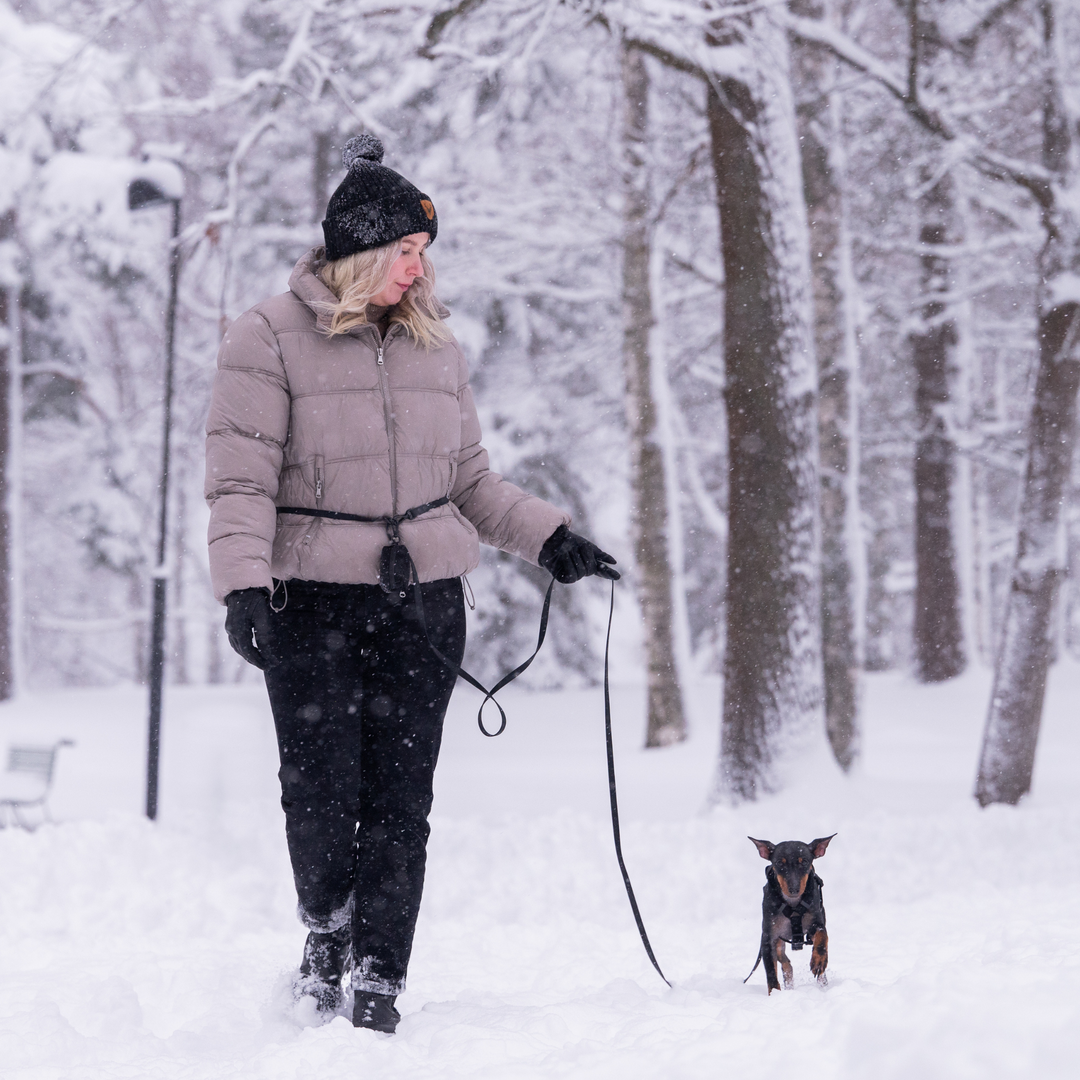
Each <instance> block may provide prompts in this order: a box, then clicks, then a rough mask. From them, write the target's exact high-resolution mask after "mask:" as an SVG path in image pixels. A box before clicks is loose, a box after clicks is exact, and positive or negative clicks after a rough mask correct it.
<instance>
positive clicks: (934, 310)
mask: <svg viewBox="0 0 1080 1080" xmlns="http://www.w3.org/2000/svg"><path fill="white" fill-rule="evenodd" d="M919 214H920V219H921V225H920V230H919V242H920V245H921V248H922V252H923V254H922V256H921V260H920V261H921V265H922V288H923V293H924V296H926V297H930V298H931V299H929V300H928V301H927V302H926V303H925V304H924V305H923V307H922V309H921V311H920V312H919V326H918V328H917V329H916V331H915V332H914V333H912V335H911V350H912V357H913V360H914V365H915V378H916V385H915V415H916V417H917V420H918V425H919V435H918V439H917V441H916V444H915V626H914V630H915V662H916V668H917V671H918V676H919V678H920V679H921V680H922V681H923V682H928V683H929V682H942V681H944V680H945V679H951V678H953V677H954V676H956V675H959V674H960V672H961V671H963V670H964V666H965V659H964V644H963V636H964V635H963V623H962V620H961V614H960V582H959V578H958V577H957V558H956V544H955V539H954V535H953V499H952V488H953V480H954V476H955V472H956V445H955V443H954V441H953V436H952V434H951V432H950V429H949V417H948V415H947V412H946V410H947V409H948V408H949V383H950V379H951V377H952V368H953V367H954V356H953V354H954V353H955V351H956V347H957V344H958V341H959V335H958V332H957V325H956V319H955V317H954V314H953V312H952V311H951V309H950V305H949V302H948V300H947V294H948V292H949V288H950V275H949V263H948V260H947V259H945V258H944V257H942V256H941V255H938V254H936V253H935V252H934V250H933V249H934V248H935V247H939V246H941V245H944V244H946V243H949V242H950V241H952V240H954V239H955V237H953V236H952V235H951V233H952V231H953V230H952V226H953V219H954V217H955V213H954V207H953V185H952V181H951V179H950V178H949V177H948V176H945V177H943V178H942V179H941V180H939V181H938V182H937V183H936V184H934V185H933V187H931V188H930V190H929V191H927V192H926V193H925V194H923V195H922V197H921V198H920V200H919Z"/></svg>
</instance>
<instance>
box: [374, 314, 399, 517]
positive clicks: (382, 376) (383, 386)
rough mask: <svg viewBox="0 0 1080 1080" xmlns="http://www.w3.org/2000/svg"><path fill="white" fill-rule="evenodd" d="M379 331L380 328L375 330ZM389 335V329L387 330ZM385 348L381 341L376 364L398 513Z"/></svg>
mask: <svg viewBox="0 0 1080 1080" xmlns="http://www.w3.org/2000/svg"><path fill="white" fill-rule="evenodd" d="M375 333H378V330H376V331H375ZM387 335H388V336H389V331H387ZM383 349H384V344H383V342H382V341H380V342H379V347H378V355H377V356H376V357H375V364H376V367H377V369H378V372H379V389H380V390H381V391H382V399H383V416H384V417H385V420H386V438H387V440H388V442H389V444H390V502H391V504H392V509H391V511H390V513H391V514H392V515H395V516H396V515H397V513H398V485H397V445H396V440H395V439H394V408H393V405H392V403H391V401H390V386H389V383H388V382H387V379H386V365H385V364H384V363H383Z"/></svg>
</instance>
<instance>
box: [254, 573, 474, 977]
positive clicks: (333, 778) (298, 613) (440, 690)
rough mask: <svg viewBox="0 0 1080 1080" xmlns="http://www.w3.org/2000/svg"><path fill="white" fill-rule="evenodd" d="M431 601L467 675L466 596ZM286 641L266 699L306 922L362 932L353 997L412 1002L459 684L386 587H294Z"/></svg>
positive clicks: (432, 594)
mask: <svg viewBox="0 0 1080 1080" xmlns="http://www.w3.org/2000/svg"><path fill="white" fill-rule="evenodd" d="M421 589H422V590H423V598H424V610H425V614H426V622H427V626H428V631H429V632H430V634H431V639H432V641H433V642H434V643H435V644H436V645H437V646H438V647H439V649H440V650H441V651H442V652H443V653H445V654H446V656H447V657H449V658H450V659H451V660H454V661H455V662H457V663H460V662H461V658H462V655H463V653H464V651H465V605H464V600H463V596H462V589H461V582H460V581H459V580H458V579H457V578H447V579H444V580H442V581H433V582H429V583H428V584H425V585H422V586H421ZM282 598H283V591H282V589H281V588H279V589H278V591H277V593H276V594H275V598H274V599H275V603H278V604H280V603H281V601H282ZM274 631H275V646H276V647H277V650H278V652H279V654H280V655H281V657H282V660H281V662H280V663H279V664H276V665H275V666H274V667H272V668H270V669H269V670H268V671H267V672H266V687H267V690H268V691H269V694H270V705H271V708H272V709H273V713H274V724H275V726H276V728H277V738H278V749H279V751H280V755H281V771H280V773H279V774H278V775H279V777H280V779H281V805H282V807H283V808H284V810H285V833H286V837H287V840H288V845H289V855H290V857H291V859H292V866H293V877H294V879H295V881H296V892H297V896H298V898H299V914H300V918H301V920H302V921H303V922H304V924H305V925H306V926H308V927H309V928H310V929H312V930H316V931H321V932H329V931H332V930H337V929H340V928H341V927H343V926H345V925H346V924H347V923H348V922H350V921H351V923H352V944H353V958H354V969H353V986H354V988H355V989H359V990H366V991H374V992H376V993H383V994H399V993H401V991H402V990H403V989H404V986H405V971H406V968H407V967H408V963H409V953H410V951H411V949H412V939H413V930H414V928H415V926H416V916H417V912H418V911H419V908H420V894H421V892H422V891H423V887H424V864H425V860H426V845H427V838H428V833H429V831H430V830H429V827H428V821H427V818H428V813H429V812H430V810H431V798H432V792H431V784H432V776H433V774H434V771H435V762H436V760H437V758H438V755H439V743H440V741H441V738H442V724H443V716H444V715H445V713H446V707H447V705H448V704H449V701H450V693H451V691H452V690H453V687H454V682H455V679H456V677H455V676H454V675H453V673H451V672H450V671H449V670H448V669H447V668H446V667H445V666H444V665H443V663H442V662H441V661H440V660H439V658H438V657H437V656H435V654H434V653H433V652H432V651H431V648H430V646H429V645H428V643H427V640H426V638H425V637H424V631H423V629H422V628H421V626H420V624H419V622H418V620H417V618H416V609H415V605H414V602H413V595H412V591H411V590H410V593H409V597H408V599H407V600H405V601H404V602H403V603H401V604H393V603H391V602H390V601H389V600H388V599H387V597H386V595H385V594H384V593H383V592H382V590H381V589H380V588H379V587H378V586H377V585H338V584H333V583H325V582H312V581H290V582H288V600H287V602H286V604H285V607H284V609H283V610H281V611H280V612H279V613H278V614H277V615H276V616H275V626H274Z"/></svg>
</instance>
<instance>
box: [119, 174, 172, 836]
mask: <svg viewBox="0 0 1080 1080" xmlns="http://www.w3.org/2000/svg"><path fill="white" fill-rule="evenodd" d="M165 203H168V204H170V205H171V206H172V232H171V236H170V244H169V306H168V308H167V310H166V314H165V392H164V396H163V400H162V435H161V479H160V481H159V483H158V499H159V504H160V505H159V517H158V544H157V560H156V563H155V565H154V569H153V575H152V576H153V581H154V591H153V608H152V614H151V618H150V670H149V672H148V674H149V678H150V718H149V725H148V733H147V743H146V816H147V817H148V818H150V820H151V821H153V820H154V819H155V818H156V817H157V812H158V773H159V765H160V760H161V698H162V686H163V683H164V679H165V606H166V601H167V599H168V593H167V589H168V578H169V573H168V570H167V569H166V566H165V549H166V547H167V544H168V507H169V443H170V434H171V430H172V398H173V370H174V367H175V365H174V361H173V358H174V353H175V349H174V346H175V341H176V291H177V284H178V282H179V280H180V246H179V244H178V243H177V238H178V237H179V235H180V199H179V198H172V197H170V196H167V195H166V194H165V193H164V192H163V191H162V190H161V188H160V187H158V186H157V184H155V183H153V181H150V180H144V179H138V180H133V181H132V182H131V183H130V184H129V185H128V206H129V208H130V209H132V210H139V209H141V208H143V207H146V206H160V205H162V204H165Z"/></svg>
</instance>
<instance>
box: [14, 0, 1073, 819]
mask: <svg viewBox="0 0 1080 1080" xmlns="http://www.w3.org/2000/svg"><path fill="white" fill-rule="evenodd" d="M1078 61H1080V8H1078V7H1077V6H1076V5H1075V4H1072V3H1069V2H1065V0H792V2H791V3H779V2H775V0H762V2H761V3H755V2H746V3H744V2H741V0H731V2H728V3H721V2H718V0H694V2H692V3H690V2H687V3H683V2H681V0H652V2H648V3H646V2H638V3H617V2H613V0H581V2H576V0H564V2H556V0H535V2H530V0H459V2H458V3H456V4H453V3H450V2H449V0H415V2H410V3H403V4H396V3H394V2H392V0H389V2H388V0H378V2H367V0H323V2H318V0H312V2H305V3H298V2H295V0H290V2H286V0H213V2H210V0H118V2H112V0H24V2H21V3H15V4H14V5H12V4H10V3H8V2H7V0H0V285H2V287H3V291H2V293H0V322H2V323H3V326H4V329H3V331H2V333H3V337H2V338H0V362H2V363H3V365H4V369H5V370H4V372H3V373H2V378H0V393H3V394H5V395H6V400H4V401H3V402H0V405H2V408H0V453H2V454H3V464H4V472H3V485H4V491H3V500H2V510H0V558H2V559H3V560H5V565H4V566H3V567H2V569H3V573H2V575H0V581H2V582H3V586H2V588H0V617H2V618H0V668H2V673H3V679H2V686H0V694H3V695H5V696H8V695H11V694H12V693H14V691H15V690H16V689H42V688H48V687H61V686H91V685H103V684H112V683H116V682H118V681H126V680H136V681H138V680H142V679H145V675H146V671H145V669H146V658H147V635H148V629H147V627H148V613H149V602H150V600H149V597H150V590H151V572H152V570H153V563H154V561H155V554H154V552H155V543H156V515H157V502H156V494H157V465H156V462H157V460H158V455H159V453H160V442H161V426H162V416H161V398H162V377H163V376H162V363H163V354H164V335H165V303H166V297H167V293H168V260H169V225H170V217H169V210H168V207H167V206H163V207H157V208H155V207H150V208H146V209H143V210H138V211H129V209H128V203H127V193H128V185H129V184H130V182H131V181H132V180H134V179H136V178H139V177H143V178H150V179H156V182H158V183H159V185H162V186H164V187H165V188H166V189H167V191H168V194H170V195H177V196H181V190H182V196H181V202H180V207H181V210H180V213H181V234H180V241H179V243H180V252H181V258H182V268H181V271H180V284H179V299H180V303H179V311H178V323H177V337H176V348H177V353H176V356H177V383H176V387H177V392H176V400H175V403H174V413H173V453H172V462H171V464H172V478H173V479H172V496H173V497H172V501H171V505H170V507H169V522H170V529H171V535H170V538H169V553H168V557H167V564H166V568H165V569H166V570H167V572H168V575H169V577H168V581H169V606H170V623H169V629H168V667H167V675H168V679H169V681H170V682H171V683H173V684H181V683H229V682H236V681H240V680H248V679H254V678H255V677H256V676H257V673H256V672H254V671H253V670H252V669H249V668H247V667H246V666H245V665H244V663H243V662H242V661H241V660H240V659H239V658H238V657H236V656H235V655H233V653H232V652H231V651H230V650H229V648H228V646H227V643H226V641H225V637H224V633H223V628H222V623H223V611H222V609H221V608H220V607H219V606H217V605H216V604H215V603H214V601H213V598H212V596H211V592H210V588H209V581H208V574H207V566H206V559H205V542H204V537H205V521H206V510H205V507H204V505H203V502H202V496H201V484H202V426H203V422H204V417H205V412H206V407H207V400H208V392H209V386H210V381H211V379H212V376H213V371H214V359H215V354H216V351H217V345H218V342H219V340H220V338H221V336H222V333H223V331H224V329H225V328H226V327H227V326H228V325H229V323H230V321H231V320H233V319H235V318H236V317H237V315H239V314H240V313H241V312H242V311H244V310H245V309H246V308H247V307H249V306H250V305H251V304H253V303H255V302H256V301H258V300H260V299H261V298H263V297H265V296H267V295H270V294H272V293H274V292H279V291H281V290H282V289H283V288H284V287H285V282H286V280H287V276H288V272H289V270H290V268H291V267H292V265H293V263H294V262H295V260H296V259H297V258H298V257H299V256H300V255H301V254H302V253H303V252H304V251H305V250H307V249H308V248H309V247H311V246H312V245H313V244H316V243H319V242H321V231H320V227H319V222H320V220H321V218H322V214H323V211H324V209H325V205H326V200H327V197H328V195H329V193H330V192H331V191H332V190H333V188H334V186H336V184H337V183H338V181H339V179H340V177H341V175H342V170H341V167H340V150H341V147H342V145H343V144H344V142H345V141H346V140H347V139H348V138H349V137H350V136H352V135H354V134H356V133H358V132H360V131H372V132H374V133H375V134H377V135H378V136H379V137H380V138H381V139H382V140H383V141H384V143H385V144H386V147H387V154H386V164H388V165H390V166H391V167H392V168H395V169H398V170H399V171H401V172H402V173H403V174H404V175H406V176H407V177H408V178H409V179H410V180H412V181H413V182H414V183H416V184H417V185H418V186H419V187H420V188H421V189H423V190H425V191H427V192H430V193H431V195H432V197H433V199H434V201H435V203H436V205H437V207H438V211H439V216H440V222H441V225H442V228H441V230H440V235H439V239H438V242H437V243H436V245H435V247H434V249H433V251H432V256H433V259H434V262H435V264H436V267H437V271H438V275H439V292H440V295H441V297H442V299H443V300H444V301H445V302H446V303H447V305H448V306H449V307H450V309H451V311H452V313H453V319H452V324H451V325H452V327H453V329H454V331H455V333H456V334H457V336H458V338H459V339H460V340H461V342H462V344H463V346H464V348H465V351H466V353H467V355H468V356H469V359H470V363H471V365H472V371H473V381H474V387H475V389H476V393H477V398H478V402H479V406H480V409H481V419H482V422H483V424H484V431H485V442H486V445H487V446H488V449H489V450H490V452H491V455H492V460H493V463H494V464H495V466H496V467H497V468H499V469H500V471H503V472H504V473H506V474H507V475H508V476H509V477H510V478H511V479H513V480H514V481H515V482H516V483H518V484H520V485H521V486H523V487H525V488H526V489H528V490H530V491H533V492H535V493H536V494H539V495H542V496H543V497H545V498H548V499H550V500H551V501H553V502H555V503H557V504H558V505H560V506H564V507H567V508H568V509H570V510H571V511H572V512H573V515H574V519H575V522H576V528H577V529H578V531H580V532H582V533H584V534H586V535H588V536H590V537H593V538H595V539H596V540H597V542H598V543H600V544H601V546H603V547H604V548H605V549H606V550H608V551H612V552H613V553H615V554H616V556H617V557H618V559H619V561H620V566H623V567H625V568H626V569H627V570H628V574H627V575H626V577H627V581H626V582H625V584H624V585H623V586H620V587H619V590H618V598H617V604H618V610H619V612H620V625H630V626H632V628H633V630H632V633H630V634H629V636H626V638H625V640H626V642H627V643H628V647H630V648H631V649H632V650H634V649H640V652H632V654H631V658H630V659H629V660H624V661H623V662H624V664H627V665H629V666H633V665H636V664H639V663H640V666H641V667H643V668H645V669H646V670H647V671H648V695H649V697H648V719H649V724H648V730H647V732H646V733H644V737H645V739H646V740H647V741H648V743H649V744H650V745H653V746H658V747H659V746H664V745H667V744H670V743H673V742H677V741H679V740H680V739H681V738H682V737H683V735H684V734H685V724H686V718H685V710H684V702H683V698H682V694H681V692H680V687H681V686H682V685H683V684H685V682H686V680H687V679H689V678H691V677H692V676H695V675H700V674H701V673H704V672H717V673H722V674H723V676H724V686H725V693H724V704H723V716H722V724H723V728H722V730H723V737H722V744H721V752H722V763H721V767H720V769H719V770H718V772H717V779H716V783H715V791H714V795H715V796H716V797H717V798H720V799H726V800H736V801H737V800H740V799H750V798H754V797H755V796H756V795H757V794H759V793H761V792H763V791H769V790H772V789H774V788H775V787H776V786H777V785H779V784H781V783H782V779H783V767H784V761H785V760H786V759H787V758H790V757H791V756H792V755H797V754H798V753H800V752H801V749H805V748H806V747H807V746H809V745H810V744H812V743H813V742H814V741H823V740H824V739H825V738H826V737H827V738H828V741H829V744H830V745H831V747H832V751H833V753H834V756H835V757H836V759H837V761H839V763H840V764H841V766H842V767H844V768H845V769H846V768H848V767H850V766H851V764H852V763H853V762H854V761H856V760H857V758H858V752H859V732H860V715H859V703H860V677H861V676H860V673H861V672H862V671H864V670H865V671H884V670H887V669H897V670H902V671H913V672H915V673H916V674H917V676H918V677H919V678H920V679H921V680H923V681H926V682H936V681H942V680H947V679H950V678H952V677H953V676H955V675H957V674H959V673H960V672H961V671H963V670H964V669H965V667H967V666H972V665H983V666H992V667H994V669H995V690H994V693H993V695H992V702H993V705H992V708H989V713H988V716H989V722H988V726H987V737H986V740H985V742H984V746H983V751H982V763H981V769H980V778H979V786H978V796H979V799H980V801H981V802H984V803H986V802H995V801H1005V802H1015V801H1016V800H1017V799H1018V798H1019V797H1020V796H1021V795H1022V794H1023V793H1024V792H1025V791H1026V790H1027V787H1028V785H1029V783H1030V777H1031V763H1032V760H1033V756H1034V748H1035V738H1036V736H1037V733H1038V723H1039V717H1040V714H1041V708H1042V697H1043V688H1044V685H1045V679H1046V670H1047V666H1048V664H1050V663H1051V662H1053V660H1054V659H1055V658H1057V657H1060V656H1063V655H1066V654H1070V655H1072V656H1074V657H1077V658H1078V659H1080V499H1078V498H1077V495H1078V492H1077V484H1078V483H1080V473H1078V472H1077V471H1076V470H1073V469H1071V464H1072V458H1073V456H1074V436H1073V428H1074V414H1075V401H1076V392H1077V384H1078V380H1080V148H1078V146H1077V139H1078V137H1080V130H1078V127H1077V123H1078V118H1080V62H1078ZM181 183H182V189H181ZM543 577H544V575H543V574H542V573H541V572H539V571H536V570H535V569H534V568H530V567H528V566H525V565H523V564H522V563H520V562H519V561H517V560H514V559H511V558H508V557H503V556H501V555H499V554H497V553H494V552H491V551H487V552H486V553H485V557H484V561H483V563H482V565H481V567H480V569H479V570H478V571H477V572H476V574H475V575H473V576H472V583H473V587H474V589H475V591H476V594H477V597H478V600H479V606H478V610H477V613H476V618H477V620H478V627H479V632H477V633H474V636H473V639H472V642H471V645H470V653H469V660H468V662H467V666H470V667H471V669H472V670H474V671H476V672H477V673H478V674H479V675H480V676H481V677H483V678H491V677H492V676H493V675H494V674H495V673H496V672H497V671H500V670H506V669H508V668H509V667H510V666H513V664H514V663H517V662H518V661H519V660H520V659H522V658H523V657H524V656H525V655H527V653H528V652H529V651H531V638H532V635H533V634H534V633H535V621H534V620H535V618H536V613H537V610H538V607H539V602H540V598H541V596H542V589H543V586H544V581H543ZM557 602H558V604H559V606H560V612H559V622H558V625H557V626H556V627H555V630H554V632H553V634H552V636H551V637H550V638H549V645H548V646H547V648H546V650H545V651H544V652H542V653H541V656H540V658H539V659H538V661H537V663H536V664H535V665H534V667H533V669H532V670H531V671H530V672H529V676H528V678H530V679H531V680H532V685H534V686H545V687H555V686H568V687H573V686H582V685H587V684H589V683H591V682H593V681H595V679H596V677H597V675H598V672H599V670H600V656H601V651H602V630H603V625H604V619H605V617H606V598H605V596H604V595H603V594H602V593H601V592H600V591H598V590H591V591H590V589H589V588H578V589H575V590H559V591H558V592H557ZM639 627H644V628H645V629H638V628H639ZM638 657H640V661H639V660H638ZM988 707H989V703H988ZM718 720H719V718H718ZM975 765H976V763H975V762H974V761H973V762H972V769H973V770H974V768H975Z"/></svg>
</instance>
